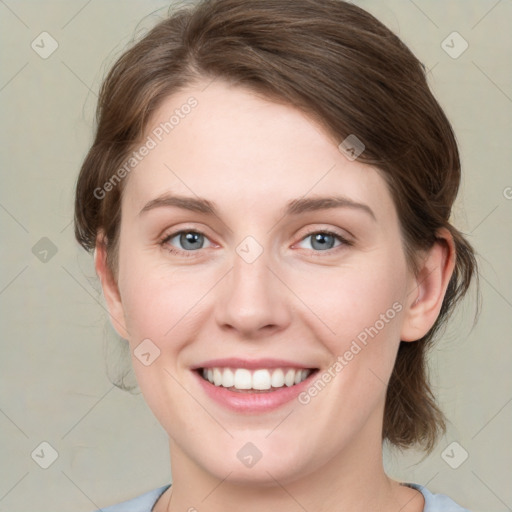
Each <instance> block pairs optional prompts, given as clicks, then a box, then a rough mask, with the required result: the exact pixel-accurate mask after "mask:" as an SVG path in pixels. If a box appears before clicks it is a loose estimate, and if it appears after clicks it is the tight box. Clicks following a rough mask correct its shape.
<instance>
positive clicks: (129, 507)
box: [96, 485, 170, 512]
mask: <svg viewBox="0 0 512 512" xmlns="http://www.w3.org/2000/svg"><path fill="white" fill-rule="evenodd" d="M169 487H170V485H165V486H163V487H159V488H158V489H153V490H152V491H149V492H146V493H144V494H141V495H140V496H137V497H136V498H133V499H131V500H128V501H124V502H123V503H118V504H117V505H112V506H110V507H106V508H102V509H101V511H100V510H98V511H96V512H151V509H152V508H153V506H154V505H155V503H156V502H157V500H158V498H160V496H161V495H162V494H163V493H164V492H165V491H166V490H167V489H168V488H169Z"/></svg>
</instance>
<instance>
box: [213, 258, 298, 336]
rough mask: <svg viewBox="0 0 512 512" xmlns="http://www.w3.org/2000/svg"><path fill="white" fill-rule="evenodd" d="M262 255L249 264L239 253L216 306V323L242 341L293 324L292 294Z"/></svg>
mask: <svg viewBox="0 0 512 512" xmlns="http://www.w3.org/2000/svg"><path fill="white" fill-rule="evenodd" d="M277 274H278V273H277V272H276V270H275V269H271V268H270V267H269V265H268V261H267V259H266V258H265V253H263V254H262V255H261V256H260V257H259V258H258V259H257V260H256V261H253V262H252V263H248V262H247V261H245V260H244V259H243V258H241V257H239V256H238V255H237V254H235V256H234V262H233V268H232V270H231V272H229V273H228V275H227V276H226V277H225V278H224V279H223V280H222V285H221V288H220V290H219V295H218V296H217V297H216V298H217V303H216V306H215V307H216V315H215V316H216V320H217V324H218V325H219V326H220V328H221V329H222V330H224V331H226V330H231V331H234V332H236V333H237V334H238V336H239V337H240V338H244V339H257V338H261V337H266V336H269V334H271V333H274V332H278V331H281V330H283V329H286V327H287V326H288V325H289V324H290V321H291V304H290V299H291V297H290V292H289V290H288V289H287V288H286V286H285V285H284V284H283V282H282V280H280V279H279V278H278V276H277Z"/></svg>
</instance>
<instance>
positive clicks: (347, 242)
mask: <svg viewBox="0 0 512 512" xmlns="http://www.w3.org/2000/svg"><path fill="white" fill-rule="evenodd" d="M182 233H195V234H198V235H202V236H204V237H205V238H208V237H207V236H206V235H205V234H204V233H202V232H201V231H196V230H193V229H182V230H180V231H175V232H174V233H171V234H169V235H167V234H166V235H165V236H164V237H163V238H162V239H161V240H160V245H161V246H162V247H165V249H166V250H167V251H168V252H170V253H171V254H174V255H176V256H185V257H187V258H189V257H194V256H195V254H194V253H196V252H198V251H199V250H195V251H182V250H180V249H176V248H175V247H173V246H171V245H169V243H168V242H169V240H172V239H173V238H174V237H176V236H177V235H181V234H182ZM318 234H322V235H330V236H333V237H334V238H336V239H337V240H338V241H339V242H341V244H340V245H338V246H337V247H333V248H332V249H327V250H325V251H315V250H314V249H311V251H312V254H313V255H314V256H315V257H318V256H320V257H322V253H327V254H329V255H332V254H333V252H336V251H337V250H339V249H342V248H343V246H345V247H350V246H352V245H354V243H353V242H352V241H350V240H347V239H346V238H345V237H343V236H341V235H340V234H339V233H335V232H334V231H329V230H316V231H310V232H309V233H307V234H306V235H304V236H303V237H302V238H301V239H300V242H302V241H303V240H306V238H308V237H310V236H312V235H318Z"/></svg>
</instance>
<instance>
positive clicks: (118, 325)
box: [94, 236, 129, 340]
mask: <svg viewBox="0 0 512 512" xmlns="http://www.w3.org/2000/svg"><path fill="white" fill-rule="evenodd" d="M94 268H95V269H96V274H97V275H98V277H99V279H100V282H101V288H102V290H103V296H104V297H105V302H106V304H107V308H108V312H109V316H110V323H111V324H112V326H113V327H114V329H115V330H116V332H117V333H118V334H119V336H121V338H124V339H125V340H127V339H129V336H128V331H127V329H126V320H125V316H124V308H123V304H122V301H121V295H120V293H119V287H118V284H117V282H116V280H115V278H114V276H113V274H112V271H111V269H110V268H109V266H108V264H107V250H106V245H105V242H104V238H103V237H102V236H98V238H97V241H96V247H95V248H94Z"/></svg>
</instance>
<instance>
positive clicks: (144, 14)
mask: <svg viewBox="0 0 512 512" xmlns="http://www.w3.org/2000/svg"><path fill="white" fill-rule="evenodd" d="M356 3H358V4H359V5H361V6H362V7H364V8H367V9H368V10H369V11H371V12H372V13H374V14H375V15H376V16H377V17H378V18H379V19H381V20H382V21H383V22H385V23H386V24H387V25H388V26H389V27H390V28H391V29H392V30H394V31H396V32H397V33H398V34H399V35H400V36H401V37H402V38H403V39H404V41H405V42H406V43H407V44H409V45H410V47H411V48H412V49H413V51H414V52H415V53H416V54H417V55H418V56H419V57H420V59H421V60H422V61H423V62H424V63H425V65H426V66H427V67H428V68H429V69H431V72H430V81H431V84H432V87H433V89H434V91H435V94H436V95H437V97H438V98H439V101H440V103H441V104H442V106H443V107H444V108H445V110H446V112H447V114H448V117H449V118H450V119H451V121H452V123H453V126H454V129H455V131H456V134H457V137H458V140H459V142H460V149H461V153H462V160H463V166H464V173H465V177H464V183H463V186H462V189H461V193H460V197H459V199H458V202H457V207H456V209H455V214H454V221H455V223H456V225H457V226H458V227H459V228H460V229H462V230H463V231H464V232H465V233H467V234H468V236H469V240H470V241H471V242H472V243H473V244H474V246H475V247H476V249H477V250H478V252H479V253H480V257H479V260H480V264H481V269H480V277H481V283H482V296H483V309H482V313H481V316H480V320H479V323H478V324H477V326H476V327H475V328H474V329H473V330H471V323H472V317H473V314H474V309H475V308H474V304H475V300H474V297H475V294H474V291H473V294H472V295H471V297H469V298H468V300H466V302H465V304H464V308H462V309H461V310H460V311H459V313H458V314H457V316H456V317H455V318H454V319H453V321H452V323H451V325H450V327H449V328H448V330H447V331H446V334H445V336H444V337H443V339H442V341H441V342H439V344H438V345H437V348H436V350H435V352H434V353H433V357H432V370H433V374H434V376H435V383H436V385H435V389H436V392H437V393H438V395H439V397H440V401H441V403H442V406H443V407H444V409H445V411H446V412H447V414H448V416H449V418H450V420H451V425H450V428H449V432H448V434H447V435H446V437H445V438H444V439H443V440H442V441H441V442H440V444H439V445H438V446H437V448H436V449H435V451H434V452H433V453H432V455H430V456H429V457H428V458H426V459H424V460H422V461H421V459H422V457H421V454H414V453H408V454H402V455H401V454H399V453H389V454H387V455H386V464H387V467H388V468H389V471H390V472H391V474H392V475H394V476H395V477H396V478H399V479H402V480H406V481H412V482H417V483H421V484H426V485H428V487H429V488H430V489H431V490H433V491H436V492H442V493H446V494H449V495H451V496H452V497H453V498H454V499H455V500H456V501H458V502H460V503H461V504H464V505H465V506H467V507H469V508H471V509H472V510H475V511H477V510H479V511H485V512H492V511H496V512H498V511H506V510H510V509H511V508H512V487H511V485H510V482H511V481H512V474H511V473H512V470H511V466H512V460H511V459H512V441H511V437H512V436H511V423H512V376H511V375H512V372H511V343H510V341H511V334H510V333H511V327H512V322H511V318H512V271H511V270H512V269H511V266H512V265H511V261H512V258H511V253H512V236H511V232H512V230H511V220H512V199H511V198H512V188H510V187H512V174H511V171H510V169H511V163H512V151H511V144H510V140H511V131H512V130H511V124H512V123H511V119H512V116H511V114H512V77H511V67H510V54H511V52H512V37H511V30H510V26H511V22H512V1H510V0H501V1H496V0H471V1H470V0H457V1H454V0H449V1H435V0H425V1H422V0H415V1H414V2H413V1H412V0H393V1H386V2H382V1H381V2H379V1H377V0H359V1H358V2H356ZM166 4H167V2H164V1H157V0H152V1H147V0H146V1H142V0H125V1H108V0H92V1H86V0H80V1H56V0H51V1H48V0H46V1H35V0H33V1H29V0H18V1H16V0H0V38H1V43H2V46H1V48H2V50H1V68H0V69H1V71H0V105H1V109H2V116H1V136H0V139H1V141H2V145H1V146H2V148H1V167H0V172H1V186H0V226H1V234H2V237H1V245H0V247H1V249H0V250H1V258H2V263H1V266H0V312H1V313H0V314H1V321H2V340H1V348H2V350H1V353H2V357H1V358H0V379H1V388H0V434H1V443H0V461H1V466H0V468H1V474H0V511H9V512H18V511H25V512H27V511H30V512H33V511H43V512H46V511H48V512H50V511H51V512H69V511H71V510H73V511H76V512H80V511H83V512H86V511H91V510H94V509H95V508H96V507H100V506H106V505H108V504H112V503H115V502H119V501H122V500H124V499H127V498H130V497H133V496H135V495H138V494H140V493H142V492H145V491H147V490H149V489H152V488H154V487H157V486H160V485H163V484H166V483H167V482H169V481H170V478H171V475H170V467H169V457H168V448H167V439H166V435H165V433H164V431H163V429H162V428H161V427H160V425H159V424H158V423H157V421H156V419H154V418H153V416H152V414H151V412H150V411H149V409H148V407H147V406H146V405H145V403H144V402H143V400H142V398H141V396H140V395H130V394H129V393H126V392H122V391H120V390H118V389H117V388H115V387H114V386H112V384H111V383H110V382H109V380H108V378H107V375H106V369H105V357H104V340H105V338H107V339H108V340H110V341H109V343H112V342H113V343H115V342H116V340H115V338H114V336H113V334H112V331H111V330H110V328H109V327H108V324H107V323H106V315H105V310H104V308H103V305H102V304H103V301H102V298H101V294H100V293H99V290H98V283H97V282H96V280H95V278H94V272H93V268H92V260H91V258H90V257H89V256H88V255H87V254H85V253H84V251H83V250H81V249H80V248H79V247H78V245H77V244H76V242H75V241H74V239H73V230H72V225H71V219H72V203H73V187H74V183H75V179H76V176H77V172H78V169H79V166H80V163H81V160H82V158H83V157H84V154H85V152H86V150H87V147H88V144H89V143H90V142H91V137H92V126H93V109H94V106H95V100H96V93H97V90H98V85H99V83H100V80H101V78H102V77H103V76H104V73H105V71H106V70H107V69H108V67H109V65H110V64H111V63H112V62H113V60H114V59H115V58H116V57H117V56H118V55H119V54H120V52H122V50H123V48H125V46H126V45H127V44H128V43H129V41H130V40H131V39H132V38H133V37H134V35H135V33H136V32H138V33H143V32H144V30H146V29H147V27H150V26H152V25H153V24H154V23H155V22H156V21H157V19H158V17H159V16H162V15H164V14H165V6H166ZM141 20H143V21H142V22H141ZM43 31H46V32H48V33H49V34H50V35H51V37H53V38H54V39H55V40H56V41H57V43H58V48H57V49H56V51H55V52H54V53H53V54H52V55H50V56H48V57H47V58H46V59H43V58H42V57H41V56H40V55H39V54H38V53H36V51H34V50H33V49H32V48H31V43H32V41H33V40H35V44H39V48H38V50H39V52H43V51H48V50H49V49H51V46H50V44H51V41H50V39H48V36H41V37H45V38H46V39H44V41H45V43H44V48H42V46H43V44H42V43H41V42H40V41H41V37H38V36H39V34H40V33H41V32H43ZM453 31H457V32H459V33H460V35H461V36H462V37H463V38H464V40H465V41H467V43H468V44H469V47H468V49H467V50H466V51H465V52H464V53H462V54H461V55H460V56H459V57H458V58H452V57H451V56H449V55H448V54H447V53H446V52H445V50H444V49H443V47H442V45H441V44H442V41H443V40H445V38H446V37H447V36H448V35H449V34H451V33H452V32H453ZM453 37H454V36H451V38H449V39H448V40H447V43H445V44H448V45H450V46H453V48H452V49H451V50H450V51H452V53H453V52H458V51H460V49H462V46H461V44H463V41H462V40H459V39H453ZM455 37H457V36H455ZM38 42H39V43H38ZM507 187H508V188H507ZM43 237H47V238H48V239H49V240H51V243H52V244H53V246H55V248H56V249H57V252H56V254H54V255H52V252H51V246H50V245H49V244H48V241H43V242H39V244H42V245H37V246H36V249H34V252H35V253H36V254H34V253H33V247H34V245H35V244H36V243H38V241H39V240H40V239H41V238H43ZM45 244H46V245H45ZM44 250H47V251H49V252H47V253H46V254H45V253H44V252H41V251H44ZM44 257H46V259H47V261H46V262H44V261H40V258H43V259H44ZM109 346H114V347H115V345H109ZM115 357H117V356H116V354H115V353H114V358H115ZM42 442H47V443H49V444H50V445H51V447H53V450H55V451H56V452H57V453H58V457H57V459H56V460H55V461H54V462H53V463H52V464H51V465H50V466H49V467H48V468H47V469H43V468H42V467H40V464H44V463H45V462H46V463H49V462H51V458H50V457H51V453H52V448H50V447H48V446H47V445H43V446H42V447H41V446H40V444H41V443H42ZM452 442H457V443H458V445H456V446H455V448H454V449H453V451H452V448H453V446H452V447H451V448H449V449H448V452H447V453H448V455H449V456H450V457H448V460H450V462H451V463H452V465H456V464H457V463H459V462H460V461H461V460H462V456H463V454H464V452H463V451H462V450H465V451H467V452H468V454H469V457H468V459H467V460H466V461H465V462H464V463H462V464H461V465H460V466H459V467H458V468H457V469H453V468H452V467H450V466H449V465H448V464H447V462H445V460H444V459H443V457H442V453H443V451H444V450H445V449H446V448H447V447H448V446H449V445H450V443H452ZM34 450H35V452H34ZM41 450H42V451H41ZM33 452H34V453H33ZM31 454H33V455H32V456H31ZM38 454H39V456H38ZM445 458H446V455H445ZM311 512H312V511H311Z"/></svg>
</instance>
